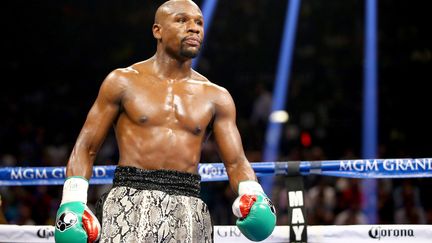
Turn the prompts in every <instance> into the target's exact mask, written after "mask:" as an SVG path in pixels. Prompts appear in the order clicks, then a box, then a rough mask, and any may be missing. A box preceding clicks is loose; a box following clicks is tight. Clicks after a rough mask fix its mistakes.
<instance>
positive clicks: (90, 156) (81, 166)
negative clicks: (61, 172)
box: [66, 146, 96, 180]
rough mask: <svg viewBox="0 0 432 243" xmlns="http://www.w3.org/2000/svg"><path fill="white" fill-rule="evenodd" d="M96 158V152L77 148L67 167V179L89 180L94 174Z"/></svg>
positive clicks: (73, 151)
mask: <svg viewBox="0 0 432 243" xmlns="http://www.w3.org/2000/svg"><path fill="white" fill-rule="evenodd" d="M95 157H96V153H95V152H91V151H90V150H88V149H84V148H79V146H76V147H75V148H74V149H73V150H72V153H71V156H70V158H69V161H68V163H67V166H66V177H70V176H81V177H84V178H86V179H87V180H89V179H90V177H91V175H92V172H93V163H94V160H95Z"/></svg>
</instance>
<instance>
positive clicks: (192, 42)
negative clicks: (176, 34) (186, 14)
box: [183, 36, 201, 46]
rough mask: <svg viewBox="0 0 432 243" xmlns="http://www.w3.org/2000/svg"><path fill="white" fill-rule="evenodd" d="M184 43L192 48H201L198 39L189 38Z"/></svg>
mask: <svg viewBox="0 0 432 243" xmlns="http://www.w3.org/2000/svg"><path fill="white" fill-rule="evenodd" d="M183 42H184V43H186V44H188V45H190V46H200V45H201V40H200V39H199V38H198V37H193V36H189V37H186V38H184V39H183Z"/></svg>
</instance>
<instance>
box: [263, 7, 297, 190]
mask: <svg viewBox="0 0 432 243" xmlns="http://www.w3.org/2000/svg"><path fill="white" fill-rule="evenodd" d="M299 10H300V0H290V1H289V3H288V4H287V8H286V14H285V22H284V30H283V36H282V43H281V48H280V51H279V60H278V66H277V73H276V81H275V86H274V88H273V101H272V111H280V110H285V101H286V100H287V95H286V94H287V93H288V87H289V80H290V72H291V63H292V56H293V47H294V42H295V36H296V29H297V18H298V14H299ZM281 130H282V124H281V123H277V122H272V121H271V120H269V122H268V125H267V132H266V138H265V145H264V146H265V147H264V156H263V159H264V161H275V160H277V157H278V151H279V140H280V136H281V134H282V132H281ZM273 180H274V178H273V177H267V178H262V180H261V185H262V187H263V189H264V191H265V192H266V193H267V195H271V191H272V187H273Z"/></svg>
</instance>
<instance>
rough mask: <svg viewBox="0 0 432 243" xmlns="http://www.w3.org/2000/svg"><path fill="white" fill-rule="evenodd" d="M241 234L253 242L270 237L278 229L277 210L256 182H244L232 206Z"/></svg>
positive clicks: (240, 185)
mask: <svg viewBox="0 0 432 243" xmlns="http://www.w3.org/2000/svg"><path fill="white" fill-rule="evenodd" d="M232 210H233V213H234V215H236V216H237V218H238V219H237V221H236V225H237V227H238V228H239V230H240V232H242V234H243V235H244V236H245V237H246V238H248V239H249V240H252V241H262V240H264V239H266V238H267V237H269V236H270V235H271V234H272V232H273V230H274V228H275V227H276V210H275V207H274V205H273V203H272V202H271V200H270V199H269V198H268V197H267V196H266V194H265V193H264V191H263V189H262V187H261V186H260V184H258V183H257V182H256V181H242V182H240V184H239V196H238V197H237V199H236V200H235V201H234V203H233V205H232Z"/></svg>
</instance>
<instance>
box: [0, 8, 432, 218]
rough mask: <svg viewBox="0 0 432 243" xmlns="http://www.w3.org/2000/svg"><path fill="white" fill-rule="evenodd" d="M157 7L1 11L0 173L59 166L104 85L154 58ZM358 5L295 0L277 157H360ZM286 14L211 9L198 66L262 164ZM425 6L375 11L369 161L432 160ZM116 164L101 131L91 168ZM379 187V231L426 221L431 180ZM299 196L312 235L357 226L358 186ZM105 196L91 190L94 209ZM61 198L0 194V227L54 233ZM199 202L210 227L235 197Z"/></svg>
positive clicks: (282, 196) (323, 183)
mask: <svg viewBox="0 0 432 243" xmlns="http://www.w3.org/2000/svg"><path fill="white" fill-rule="evenodd" d="M161 2H163V1H150V0H147V1H127V3H125V2H123V1H73V2H70V1H54V0H52V1H31V2H26V3H25V6H24V3H22V2H20V1H18V2H8V4H7V5H6V7H5V8H6V11H5V12H7V13H8V14H7V16H6V17H7V18H8V19H7V20H8V21H2V22H7V23H10V24H7V25H6V26H5V28H3V32H4V36H5V38H4V41H5V44H4V45H3V46H2V48H4V49H3V50H2V53H3V58H2V63H1V67H0V68H1V69H2V71H3V73H8V74H9V76H7V77H8V78H7V80H5V79H6V78H5V77H4V78H3V79H4V80H5V83H4V84H2V88H1V89H0V107H2V116H1V119H0V166H64V165H65V164H66V162H67V160H68V156H69V153H70V152H71V149H72V147H73V144H74V142H75V139H76V137H77V135H78V133H79V131H80V129H81V126H82V124H83V122H84V119H85V117H86V115H87V112H88V110H89V108H90V106H91V104H92V102H93V101H94V99H95V98H96V95H97V91H98V88H99V85H100V83H101V81H102V80H103V79H104V77H105V75H107V74H108V73H109V72H110V71H111V70H112V69H115V68H118V67H125V66H128V65H130V64H132V63H134V62H137V61H140V60H143V59H146V58H148V57H150V56H151V55H153V53H154V51H155V49H154V48H155V42H154V40H153V37H152V35H151V25H152V23H153V15H154V11H155V9H156V7H157V6H158V5H159V4H160V3H161ZM363 2H364V1H359V0H358V1H357V0H356V1H330V2H329V1H319V0H309V1H307V0H305V1H302V6H301V12H300V15H299V20H298V27H297V28H298V31H297V36H296V45H295V48H294V49H295V51H294V56H293V67H292V73H291V78H290V85H289V92H288V98H287V100H286V107H287V111H288V113H289V120H288V122H287V123H286V124H285V125H284V126H283V130H282V133H283V134H282V136H281V143H280V153H279V157H278V160H280V161H298V160H310V161H313V160H324V159H356V158H361V154H360V151H361V121H362V99H363V97H362V72H363V69H362V65H363V57H362V51H363V47H364V43H363V37H364V36H363V33H364V29H363V27H364V12H363V10H364V8H363ZM196 3H197V4H199V5H200V4H202V1H196ZM286 4H287V2H286V1H268V0H248V1H228V0H220V1H218V5H217V9H216V12H215V14H214V18H213V20H212V23H211V25H209V29H208V32H207V33H206V43H205V45H204V47H203V52H202V55H201V56H200V61H199V64H198V66H197V70H198V71H199V72H200V73H202V74H203V75H205V76H206V77H208V78H209V79H210V80H211V81H213V82H215V83H217V84H220V85H222V86H224V87H226V88H227V89H228V90H229V91H230V92H231V94H232V96H233V98H234V101H235V102H236V106H237V112H238V117H237V124H238V127H239V129H240V133H241V135H242V140H243V144H244V148H245V151H246V155H247V157H248V159H249V160H250V161H253V162H258V161H262V160H263V158H262V154H263V151H262V148H263V145H264V141H265V133H266V126H267V121H268V116H269V114H270V111H271V102H272V93H273V90H272V89H273V84H274V80H275V73H276V67H277V60H278V51H279V45H280V40H281V37H282V29H283V20H284V15H285V8H286ZM417 4H420V3H417ZM426 9H427V8H426V7H422V6H420V5H412V6H410V5H407V4H399V3H394V2H393V1H390V0H383V1H379V16H380V18H379V33H378V37H379V60H380V62H379V93H378V95H379V97H380V99H379V100H380V101H379V104H378V105H379V109H378V110H379V118H378V121H379V148H378V154H377V157H378V158H407V157H417V158H418V157H430V156H431V154H430V142H429V141H428V140H430V139H429V136H428V135H430V134H431V132H430V128H429V126H428V122H427V120H426V119H424V118H423V116H424V114H417V113H416V112H415V110H416V109H417V108H416V107H423V106H422V105H425V104H426V105H427V104H430V101H429V100H428V98H427V97H428V96H427V90H428V89H426V88H425V87H426V86H425V85H426V84H425V83H427V81H429V82H430V77H431V73H430V70H432V69H431V59H432V51H431V50H432V49H431V44H430V43H432V41H431V40H430V37H427V34H426V33H427V32H428V28H427V27H426V26H427V21H425V19H424V16H426V15H427V12H426ZM413 12H415V14H413ZM269 13H271V14H269ZM4 17H5V16H2V18H4ZM408 84H409V85H408ZM413 107H415V108H414V109H413ZM428 142H429V143H428ZM117 158H118V151H117V145H116V140H115V136H114V133H113V132H112V131H111V132H110V133H109V134H108V136H107V138H106V140H105V142H104V144H103V146H102V148H101V150H100V151H99V153H98V156H97V158H96V162H95V165H108V164H116V162H117ZM201 160H202V163H212V162H220V158H219V156H218V153H217V149H216V146H215V144H214V142H213V140H212V138H210V139H209V140H208V141H206V143H205V144H204V145H203V152H202V158H201ZM284 183H285V181H284V178H283V177H276V178H275V184H274V187H273V193H272V198H273V202H274V203H275V205H276V208H277V212H278V216H279V217H278V224H288V219H287V218H286V211H287V192H286V190H285V189H284V187H285V186H284ZM377 184H378V186H377V188H378V192H377V194H378V197H377V199H378V201H377V212H378V222H379V223H383V224H384V223H388V224H391V223H397V224H424V223H427V224H431V223H432V199H430V197H428V194H430V193H431V192H432V187H431V185H432V182H431V180H430V179H427V178H420V179H393V180H391V179H379V180H377ZM305 187H306V198H307V199H306V207H307V210H308V214H307V217H308V223H309V224H312V225H326V224H364V223H367V219H366V216H365V215H364V213H363V212H362V210H361V208H362V203H363V199H364V196H363V195H362V193H361V180H359V179H346V178H333V177H321V176H309V177H306V178H305ZM109 188H110V185H97V186H96V185H95V186H91V188H90V192H89V205H90V207H94V205H95V203H96V201H97V199H98V198H99V196H100V195H101V194H102V193H103V192H105V191H106V190H109ZM61 189H62V188H61V186H8V187H6V186H3V187H1V188H0V195H1V204H0V206H1V212H2V213H3V214H4V215H1V214H0V223H4V222H6V223H10V224H19V225H24V224H38V225H44V224H50V225H53V222H54V218H55V213H56V210H57V208H58V206H59V203H60V201H59V200H60V198H61ZM215 192H217V193H215ZM202 197H203V199H204V200H205V201H206V202H207V204H208V205H209V208H210V211H211V213H212V217H213V223H214V224H218V225H221V224H222V225H224V224H228V225H231V224H234V223H235V218H234V216H233V214H232V212H231V204H232V202H233V200H234V199H235V195H234V193H233V191H232V190H231V188H230V187H229V186H228V183H226V182H217V183H202Z"/></svg>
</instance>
